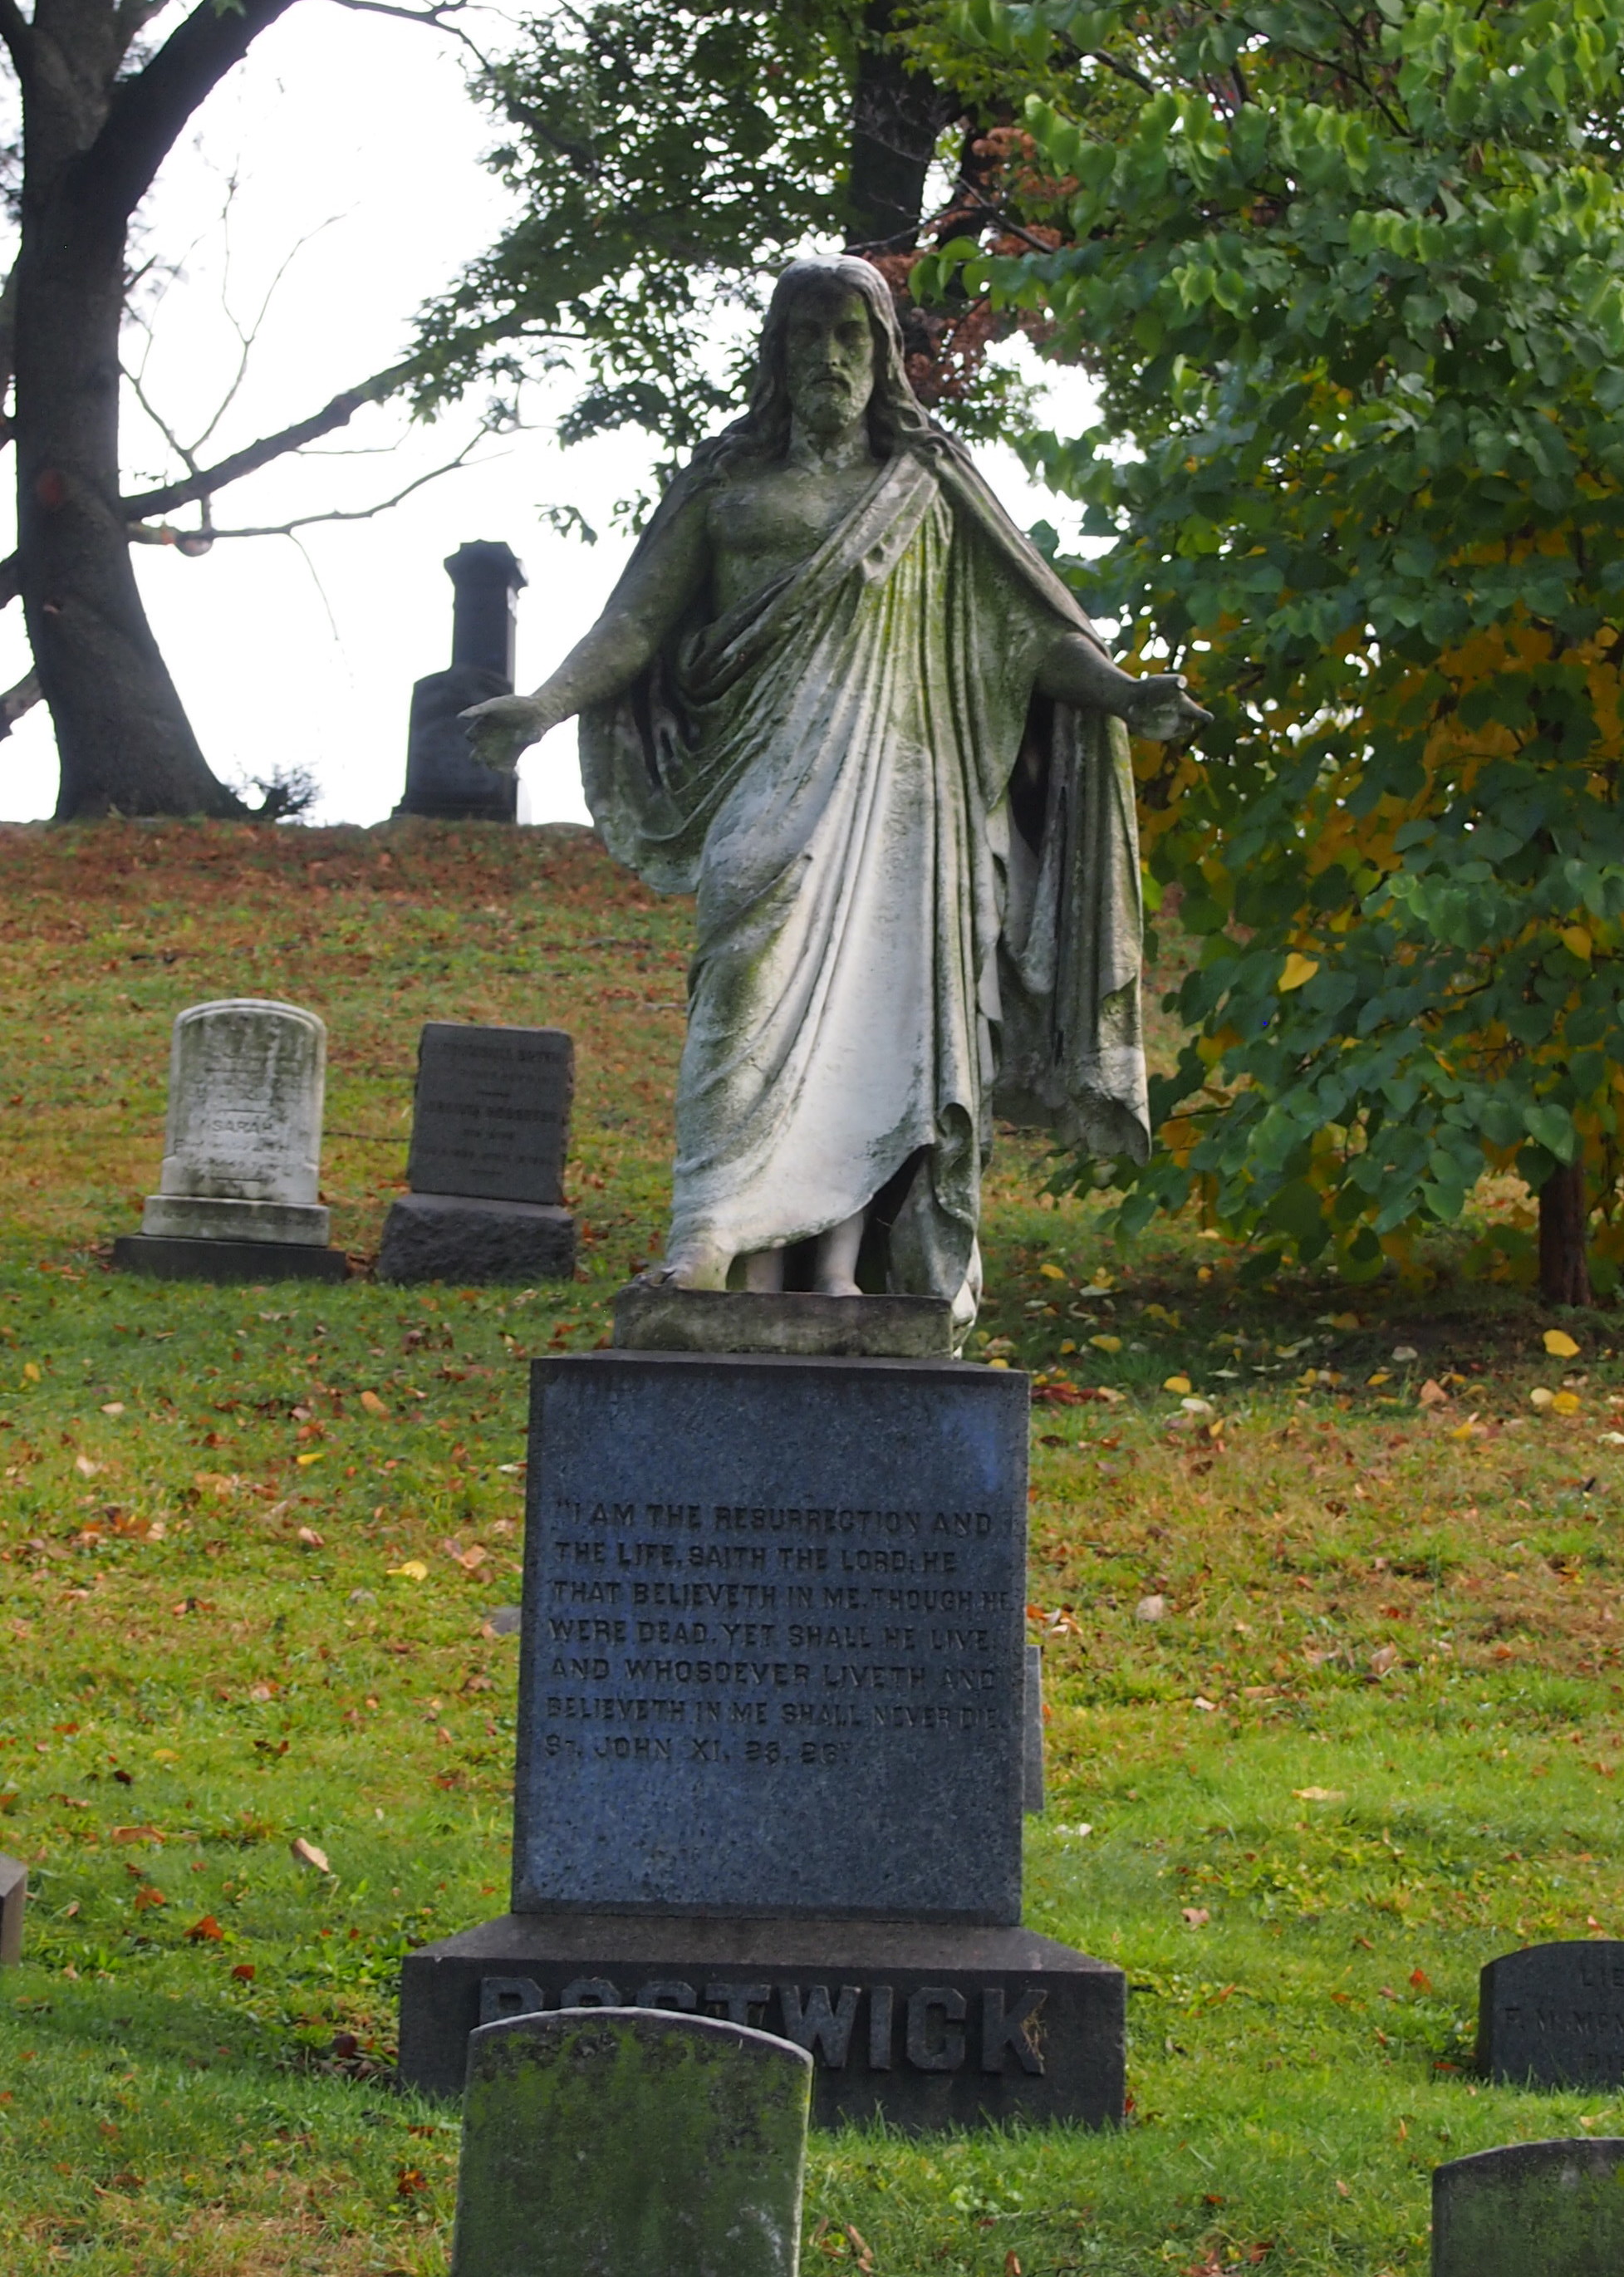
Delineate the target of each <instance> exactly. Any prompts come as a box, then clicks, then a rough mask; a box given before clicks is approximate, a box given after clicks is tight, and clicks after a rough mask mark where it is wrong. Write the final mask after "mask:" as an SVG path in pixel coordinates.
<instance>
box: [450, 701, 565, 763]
mask: <svg viewBox="0 0 1624 2277" xmlns="http://www.w3.org/2000/svg"><path fill="white" fill-rule="evenodd" d="M457 717H458V719H459V720H466V721H467V723H468V740H469V742H470V743H471V744H472V746H473V750H474V757H475V758H477V760H478V761H479V763H480V765H482V766H487V767H490V768H492V770H493V771H494V772H495V773H497V774H499V775H510V774H512V773H513V772H514V771H515V768H516V767H517V765H518V764H519V754H520V752H521V751H522V750H525V748H526V747H527V746H528V745H529V744H530V743H538V742H540V741H541V739H542V737H543V736H544V735H545V734H546V732H547V730H548V728H549V727H554V726H555V725H556V724H557V723H556V721H554V720H550V719H548V717H547V715H546V714H545V712H543V711H542V709H541V707H540V705H539V704H538V703H537V702H536V699H535V698H534V697H531V696H492V697H491V699H490V701H489V702H488V703H484V704H473V705H471V706H470V707H469V710H468V711H466V712H458V714H457Z"/></svg>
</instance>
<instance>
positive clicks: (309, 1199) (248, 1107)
mask: <svg viewBox="0 0 1624 2277" xmlns="http://www.w3.org/2000/svg"><path fill="white" fill-rule="evenodd" d="M326 1070H327V1031H326V1029H325V1027H324V1025H323V1024H322V1022H321V1021H320V1020H319V1019H318V1018H317V1017H316V1014H315V1013H314V1012H307V1011H305V1010H304V1009H302V1007H301V1006H300V1005H297V1004H280V1003H278V1002H276V1001H273V1000H271V999H267V998H262V997H253V996H243V997H227V998H223V999H221V1000H219V1001H216V1002H214V1003H211V1004H194V1005H192V1006H191V1007H190V1008H189V1009H187V1011H184V1012H182V1013H181V1014H180V1015H179V1017H178V1018H177V1019H176V1022H175V1027H174V1036H173V1040H172V1044H171V1047H170V1062H169V1120H168V1128H167V1131H166V1133H165V1138H164V1167H163V1172H162V1175H161V1177H160V1178H159V1181H158V1192H156V1194H149V1196H148V1198H147V1206H146V1210H145V1213H144V1215H143V1217H142V1221H141V1230H142V1231H143V1232H144V1233H146V1234H148V1235H150V1236H154V1237H159V1238H165V1237H166V1238H171V1239H183V1240H220V1239H225V1240H232V1241H279V1242H286V1243H290V1244H294V1245H310V1244H314V1245H320V1244H322V1243H324V1242H325V1241H326V1239H327V1230H328V1215H327V1211H326V1210H325V1208H324V1207H322V1203H321V1198H320V1192H319V1173H320V1160H321V1147H322V1103H323V1093H324V1088H325V1082H326Z"/></svg>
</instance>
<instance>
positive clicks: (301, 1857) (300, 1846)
mask: <svg viewBox="0 0 1624 2277" xmlns="http://www.w3.org/2000/svg"><path fill="white" fill-rule="evenodd" d="M287 1847H288V1848H289V1849H290V1850H291V1851H292V1852H293V1854H294V1857H295V1858H297V1859H298V1861H299V1862H300V1864H301V1866H314V1867H315V1869H316V1872H317V1873H318V1874H331V1873H332V1867H331V1866H330V1865H329V1864H328V1863H327V1853H326V1852H325V1851H324V1850H318V1849H317V1848H316V1845H315V1843H314V1842H307V1841H306V1840H305V1839H304V1837H303V1835H302V1834H298V1835H295V1836H294V1839H293V1841H292V1842H290V1843H289V1844H288V1846H287Z"/></svg>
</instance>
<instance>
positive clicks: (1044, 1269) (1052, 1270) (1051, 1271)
mask: <svg viewBox="0 0 1624 2277" xmlns="http://www.w3.org/2000/svg"><path fill="white" fill-rule="evenodd" d="M1038 1270H1039V1272H1040V1273H1041V1275H1042V1276H1043V1278H1044V1279H1045V1280H1046V1281H1064V1279H1065V1277H1066V1276H1065V1275H1064V1273H1063V1272H1062V1271H1061V1269H1060V1268H1059V1266H1057V1265H1040V1266H1039V1268H1038Z"/></svg>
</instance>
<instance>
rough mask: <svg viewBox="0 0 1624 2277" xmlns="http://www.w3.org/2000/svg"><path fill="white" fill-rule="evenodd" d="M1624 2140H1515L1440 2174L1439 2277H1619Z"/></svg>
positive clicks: (1436, 2219)
mask: <svg viewBox="0 0 1624 2277" xmlns="http://www.w3.org/2000/svg"><path fill="white" fill-rule="evenodd" d="M1620 2270H1624V2139H1620V2138H1619V2137H1618V2136H1603V2137H1601V2138H1599V2139H1597V2140H1596V2141H1592V2140H1590V2138H1589V2137H1588V2136H1580V2137H1578V2138H1577V2139H1576V2140H1573V2141H1565V2142H1553V2143H1513V2144H1507V2145H1506V2148H1505V2149H1503V2150H1498V2151H1478V2152H1477V2153H1476V2154H1475V2156H1474V2157H1472V2158H1469V2159H1452V2160H1451V2161H1450V2163H1449V2164H1448V2165H1447V2166H1445V2167H1434V2169H1433V2172H1432V2277H1619V2273H1620Z"/></svg>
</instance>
